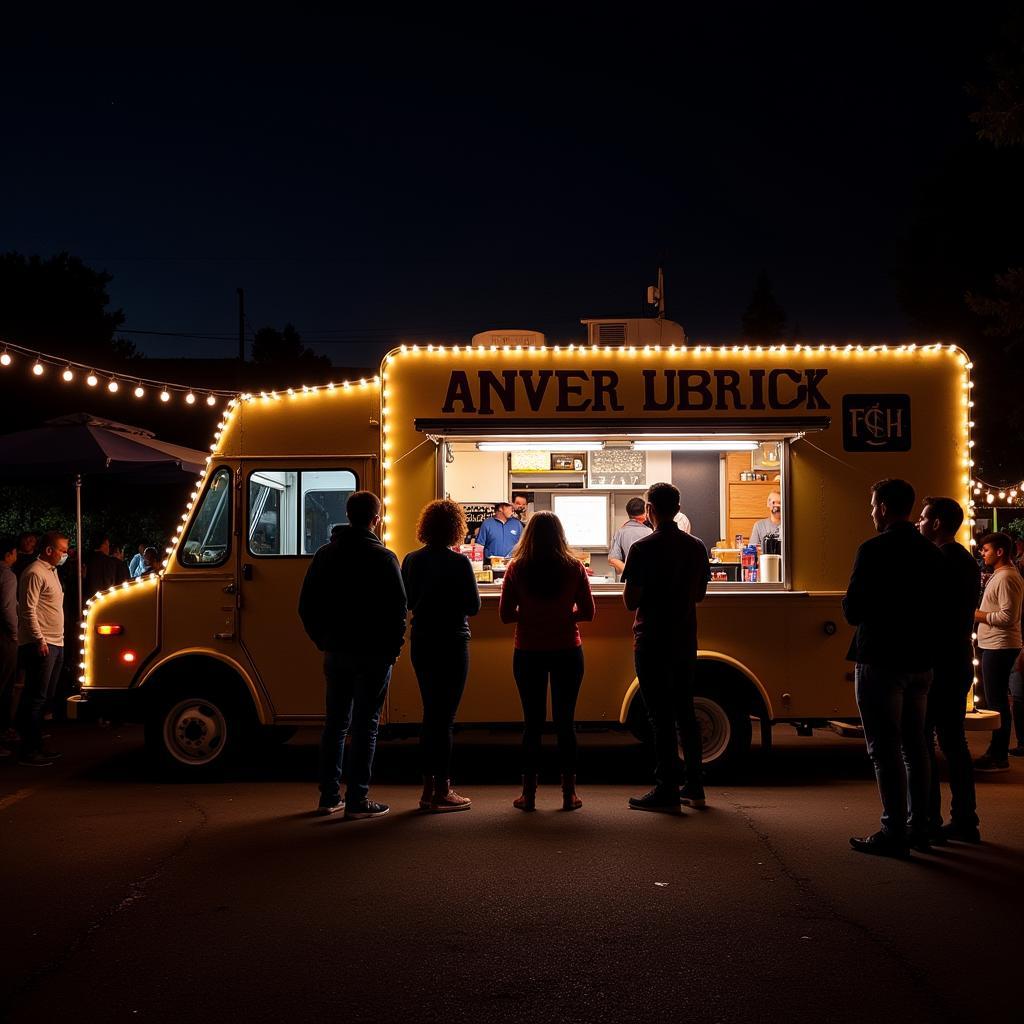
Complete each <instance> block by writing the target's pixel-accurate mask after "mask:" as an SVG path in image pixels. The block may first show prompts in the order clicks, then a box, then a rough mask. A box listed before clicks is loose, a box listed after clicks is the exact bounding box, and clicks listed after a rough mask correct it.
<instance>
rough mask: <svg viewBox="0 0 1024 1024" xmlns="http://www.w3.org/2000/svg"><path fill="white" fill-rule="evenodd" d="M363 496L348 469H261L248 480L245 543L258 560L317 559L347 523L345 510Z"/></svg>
mask: <svg viewBox="0 0 1024 1024" xmlns="http://www.w3.org/2000/svg"><path fill="white" fill-rule="evenodd" d="M356 490H358V480H357V479H356V475H355V473H353V472H352V471H351V470H348V469H331V470H298V471H296V470H274V469H261V470H257V471H255V472H253V473H251V474H250V475H249V515H248V522H247V524H246V537H247V541H248V548H249V552H250V554H252V555H255V556H257V557H273V556H275V555H276V556H282V555H284V556H287V555H291V556H295V555H312V554H313V553H314V552H315V551H316V550H317V548H319V547H321V546H322V545H324V544H326V543H327V542H328V541H329V540H330V539H331V530H332V529H333V528H334V527H335V526H337V525H339V524H341V525H343V524H346V523H347V522H348V515H347V514H346V512H345V504H346V502H347V501H348V498H349V495H351V494H352V493H353V492H354V491H356Z"/></svg>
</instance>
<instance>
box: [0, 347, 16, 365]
mask: <svg viewBox="0 0 1024 1024" xmlns="http://www.w3.org/2000/svg"><path fill="white" fill-rule="evenodd" d="M13 362H14V360H13V359H12V358H11V353H10V352H8V351H7V349H4V350H3V352H0V366H10V365H11V363H13Z"/></svg>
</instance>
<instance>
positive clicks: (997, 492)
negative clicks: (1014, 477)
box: [971, 480, 1024, 505]
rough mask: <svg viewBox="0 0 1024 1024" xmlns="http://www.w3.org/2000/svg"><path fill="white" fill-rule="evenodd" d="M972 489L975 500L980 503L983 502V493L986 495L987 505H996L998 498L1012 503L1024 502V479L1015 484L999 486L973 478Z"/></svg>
mask: <svg viewBox="0 0 1024 1024" xmlns="http://www.w3.org/2000/svg"><path fill="white" fill-rule="evenodd" d="M971 491H972V493H973V495H974V500H975V502H977V503H979V504H980V503H981V500H982V495H984V501H985V504H986V505H994V504H995V503H996V501H997V500H999V501H1006V502H1009V503H1010V504H1011V505H1016V504H1017V503H1018V502H1024V480H1021V481H1019V482H1018V483H1015V484H1005V485H999V486H997V485H995V484H987V483H985V482H984V481H983V480H972V481H971Z"/></svg>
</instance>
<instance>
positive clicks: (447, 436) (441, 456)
mask: <svg viewBox="0 0 1024 1024" xmlns="http://www.w3.org/2000/svg"><path fill="white" fill-rule="evenodd" d="M756 425H757V426H759V427H762V428H763V427H765V426H766V425H765V424H764V423H762V422H760V421H758V423H757V424H756ZM417 426H418V427H419V426H420V424H419V423H417ZM575 426H576V427H577V430H573V429H571V427H570V428H569V429H566V430H565V431H564V436H562V437H557V439H559V440H579V439H583V438H587V439H593V440H603V441H608V440H648V439H649V440H697V439H698V437H696V436H693V437H679V436H678V435H680V434H681V433H682V431H680V430H679V429H678V428H677V429H676V430H674V431H656V430H651V429H649V428H648V429H645V430H644V431H643V432H640V431H637V432H633V433H628V434H626V433H618V434H616V433H614V432H612V431H602V432H597V431H586V433H585V434H584V433H583V432H580V431H579V427H580V426H581V425H580V424H576V425H575ZM732 426H733V425H732V424H730V428H732ZM786 426H787V427H788V428H789V430H786V429H783V430H780V429H778V427H776V428H775V429H774V430H772V429H761V430H758V431H757V432H756V433H754V432H749V431H740V430H736V429H730V430H728V431H720V432H717V433H716V432H714V431H710V430H708V431H702V432H701V433H700V436H699V439H700V440H708V441H714V440H721V441H726V440H732V441H769V440H770V441H777V442H778V443H779V445H780V458H779V477H780V479H779V492H780V494H781V495H782V531H781V532H780V535H779V536H780V540H781V542H782V563H781V573H780V575H781V579H780V581H779V582H778V583H744V582H742V581H738V582H735V583H733V582H729V581H716V582H709V584H708V593H709V594H772V593H776V594H777V593H788V592H794V593H795V591H793V583H792V567H791V564H790V551H791V549H792V535H791V520H792V516H791V515H789V514H787V510H788V509H789V508H790V498H791V488H790V476H791V473H790V467H791V463H790V445H791V444H792V442H793V441H794V440H798V439H799V438H800V437H801V436H803V434H804V433H805V430H800V431H799V432H795V433H791V432H789V431H791V430H792V429H793V426H792V425H790V424H787V425H786ZM827 426H828V421H827V420H825V421H823V422H821V423H815V424H814V429H818V430H821V429H825V428H826V427H827ZM421 429H422V428H421ZM673 435H675V436H673ZM427 436H428V437H429V438H430V439H431V440H432V441H434V443H435V452H434V478H435V494H436V496H437V497H444V494H445V445H446V442H464V443H476V442H479V441H502V440H504V441H519V440H522V441H525V442H530V441H533V440H537V441H538V445H537V446H538V448H539V449H540V448H543V446H544V441H547V440H552V439H553V437H556V435H552V434H550V433H545V434H544V435H543V437H538V436H537V434H536V433H532V432H531V431H529V430H525V429H521V430H520V434H519V435H518V436H510V435H509V434H507V433H496V434H491V433H488V432H485V431H481V430H479V427H478V429H476V430H473V431H466V432H465V433H462V432H458V433H456V432H454V431H447V430H446V431H444V432H443V433H440V434H433V433H428V434H427ZM722 473H723V478H722V481H721V484H720V489H719V493H720V495H721V497H720V503H719V529H720V530H722V529H724V527H725V520H726V518H727V516H726V511H727V508H728V495H727V493H726V491H725V488H726V486H727V484H728V481H727V479H726V478H725V463H724V462H723V463H722ZM510 485H511V475H510V474H509V476H508V486H510ZM506 489H507V488H506ZM587 490H593V488H589V489H588V488H584V491H587ZM455 500H457V499H455ZM710 552H711V546H708V554H709V556H710ZM479 586H480V593H481V596H483V597H488V596H492V597H493V596H497V595H498V594H500V593H501V590H500V587H499V585H498V584H497V583H481V584H479ZM491 588H493V589H491ZM592 589H593V592H594V593H595V594H597V595H601V594H622V592H623V589H624V585H623V584H622V583H621V582H618V581H617V582H614V583H595V584H593V588H592Z"/></svg>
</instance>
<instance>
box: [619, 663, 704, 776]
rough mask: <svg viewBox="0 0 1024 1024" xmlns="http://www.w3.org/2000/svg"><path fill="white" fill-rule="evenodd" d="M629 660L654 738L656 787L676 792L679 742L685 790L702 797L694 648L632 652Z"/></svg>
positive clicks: (700, 743) (701, 757)
mask: <svg viewBox="0 0 1024 1024" xmlns="http://www.w3.org/2000/svg"><path fill="white" fill-rule="evenodd" d="M633 663H634V665H635V667H636V677H637V680H638V681H639V683H640V693H641V695H642V696H643V699H644V704H645V705H646V707H647V717H648V719H649V720H650V723H651V732H652V734H653V737H654V784H655V788H656V789H658V790H660V791H661V792H667V793H673V794H674V793H677V792H678V788H679V743H680V741H682V745H683V758H684V759H685V761H686V780H687V789H688V791H689V792H690V793H691V795H693V796H701V795H703V793H704V784H703V781H702V777H701V765H702V759H703V747H702V741H701V734H700V726H699V725H698V724H697V716H696V715H695V714H694V711H693V678H694V673H695V671H696V668H697V652H696V651H679V650H673V649H666V650H642V651H639V650H638V651H634V652H633Z"/></svg>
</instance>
